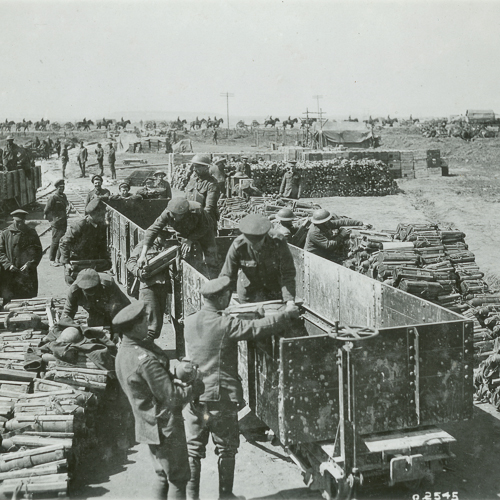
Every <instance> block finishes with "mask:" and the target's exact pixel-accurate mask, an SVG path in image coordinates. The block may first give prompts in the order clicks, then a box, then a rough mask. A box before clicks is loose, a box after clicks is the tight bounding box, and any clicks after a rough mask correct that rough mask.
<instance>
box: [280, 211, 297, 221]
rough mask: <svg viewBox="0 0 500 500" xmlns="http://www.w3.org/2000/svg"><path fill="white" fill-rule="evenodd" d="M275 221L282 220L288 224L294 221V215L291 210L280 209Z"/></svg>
mask: <svg viewBox="0 0 500 500" xmlns="http://www.w3.org/2000/svg"><path fill="white" fill-rule="evenodd" d="M276 219H278V220H282V221H283V222H288V221H292V220H295V214H294V213H293V211H292V209H291V208H282V209H281V210H280V211H279V212H278V213H277V214H276Z"/></svg>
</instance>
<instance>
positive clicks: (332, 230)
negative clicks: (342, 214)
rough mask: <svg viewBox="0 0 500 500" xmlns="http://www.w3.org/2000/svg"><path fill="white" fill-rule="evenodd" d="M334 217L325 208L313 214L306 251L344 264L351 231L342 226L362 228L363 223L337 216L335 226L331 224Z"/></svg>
mask: <svg viewBox="0 0 500 500" xmlns="http://www.w3.org/2000/svg"><path fill="white" fill-rule="evenodd" d="M333 217H334V215H333V214H331V213H330V212H329V211H328V210H325V209H324V208H321V209H319V210H316V211H315V212H314V213H313V215H312V218H311V223H312V224H311V227H310V228H309V230H308V232H307V237H306V243H305V245H304V250H306V251H308V252H311V253H313V254H314V255H319V256H320V257H323V258H325V259H328V260H331V261H332V262H336V263H337V264H342V261H343V260H344V259H345V258H346V255H345V254H346V250H347V248H346V243H347V240H348V239H349V231H348V230H347V229H345V228H344V227H342V226H362V225H363V223H362V222H361V221H357V220H353V219H348V218H339V217H337V216H335V219H336V220H335V226H334V225H333V224H332V222H331V219H332V218H333Z"/></svg>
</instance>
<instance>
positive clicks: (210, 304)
mask: <svg viewBox="0 0 500 500" xmlns="http://www.w3.org/2000/svg"><path fill="white" fill-rule="evenodd" d="M200 291H201V294H202V295H203V297H204V299H205V302H204V304H203V307H202V308H201V310H200V311H199V312H197V313H196V314H193V315H191V316H189V317H188V318H186V324H185V328H184V336H185V339H186V354H187V357H188V359H190V360H191V362H193V363H194V364H196V365H198V367H199V372H200V374H201V375H202V381H203V384H204V385H205V391H204V393H203V394H201V395H200V396H199V402H196V403H195V402H192V403H191V404H190V405H188V406H187V407H186V408H185V410H184V416H185V419H186V437H187V445H188V453H189V465H190V468H191V479H190V481H189V483H188V487H187V494H188V498H189V499H190V500H199V498H200V496H199V495H200V471H201V459H202V458H205V456H206V455H205V451H206V445H207V443H208V438H209V435H210V433H212V439H213V441H214V444H215V453H216V454H217V455H218V456H219V458H218V471H219V499H235V498H237V497H236V496H235V495H234V494H233V480H234V468H235V455H236V453H237V451H238V446H239V430H238V410H239V409H240V408H241V406H242V404H243V389H242V386H241V379H240V377H239V376H238V342H239V341H242V340H259V339H262V338H265V337H269V336H271V335H274V334H283V333H284V332H286V331H287V329H289V327H290V326H291V320H293V319H296V318H298V317H299V310H298V308H297V307H296V306H295V305H294V304H290V305H287V307H286V310H285V311H284V312H281V313H278V314H275V315H270V316H268V317H264V318H262V319H256V320H252V321H244V320H240V319H238V318H235V317H232V316H230V315H225V314H223V311H224V309H226V307H227V306H228V305H229V301H230V300H231V280H230V279H229V278H228V277H227V276H224V277H221V278H217V279H215V280H211V281H208V282H207V283H204V284H203V285H202V286H201V290H200Z"/></svg>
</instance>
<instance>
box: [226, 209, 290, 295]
mask: <svg viewBox="0 0 500 500" xmlns="http://www.w3.org/2000/svg"><path fill="white" fill-rule="evenodd" d="M239 229H240V231H241V233H242V234H241V235H240V236H238V237H237V238H236V239H235V240H234V241H233V243H232V244H231V247H230V248H229V251H228V252H227V255H226V261H225V263H224V266H223V268H222V271H221V273H220V276H221V277H222V276H227V277H229V278H230V280H231V282H232V284H233V286H236V290H237V292H238V297H239V299H240V301H241V302H262V301H266V300H283V301H284V302H287V303H290V304H293V303H295V274H296V272H295V265H294V263H293V257H292V254H291V253H290V249H289V248H288V244H287V242H286V241H285V239H284V237H283V236H282V235H278V234H275V233H273V232H270V231H269V230H270V229H271V222H270V221H269V219H267V218H266V217H263V216H262V215H257V214H250V215H247V216H246V217H244V218H243V219H241V221H240V224H239Z"/></svg>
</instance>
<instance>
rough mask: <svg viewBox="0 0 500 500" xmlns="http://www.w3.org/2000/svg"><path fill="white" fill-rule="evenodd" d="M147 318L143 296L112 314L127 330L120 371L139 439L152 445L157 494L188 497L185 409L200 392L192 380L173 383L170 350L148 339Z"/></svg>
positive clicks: (117, 327)
mask: <svg viewBox="0 0 500 500" xmlns="http://www.w3.org/2000/svg"><path fill="white" fill-rule="evenodd" d="M147 321H148V317H147V313H146V308H145V305H144V302H142V301H138V302H135V303H134V304H131V305H130V306H128V307H126V308H125V309H123V310H122V311H120V312H119V313H118V314H117V315H116V317H115V318H114V319H113V327H114V329H115V330H117V331H119V332H120V333H121V334H122V335H123V338H122V342H121V344H120V347H119V349H118V355H117V356H116V375H117V377H118V381H119V382H120V385H121V387H122V389H123V391H124V392H125V394H126V395H127V398H128V400H129V402H130V406H131V407H132V411H133V413H134V419H135V438H136V440H137V441H138V442H139V443H144V444H147V445H148V446H149V451H150V453H151V457H152V459H153V464H154V467H155V472H156V474H157V475H158V477H159V480H160V488H159V491H157V493H156V495H157V497H158V498H167V495H168V497H169V498H175V499H183V498H186V483H187V482H188V480H189V475H190V474H189V462H188V455H187V446H186V434H185V430H184V422H183V418H182V408H183V406H184V404H185V403H187V402H188V401H189V400H190V399H191V398H192V397H193V395H194V394H196V393H195V392H194V391H193V387H192V386H191V385H189V386H185V385H181V384H179V383H174V376H173V375H172V374H171V373H170V370H169V368H170V363H169V359H168V357H167V356H166V354H165V352H164V351H162V350H161V349H160V348H159V347H158V346H157V345H155V343H154V342H152V341H151V340H148V339H147ZM193 393H194V394H193Z"/></svg>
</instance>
